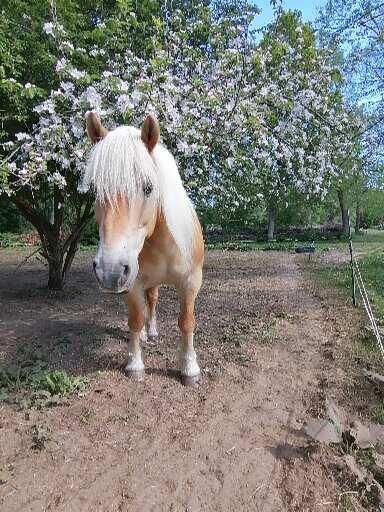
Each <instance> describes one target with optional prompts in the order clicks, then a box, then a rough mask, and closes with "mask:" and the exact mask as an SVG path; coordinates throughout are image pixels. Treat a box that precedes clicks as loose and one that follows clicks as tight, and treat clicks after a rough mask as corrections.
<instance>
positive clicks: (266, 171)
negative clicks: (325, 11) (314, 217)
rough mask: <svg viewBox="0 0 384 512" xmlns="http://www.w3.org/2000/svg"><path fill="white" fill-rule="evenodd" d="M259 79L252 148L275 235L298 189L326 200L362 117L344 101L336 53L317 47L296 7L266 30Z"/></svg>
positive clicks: (259, 57)
mask: <svg viewBox="0 0 384 512" xmlns="http://www.w3.org/2000/svg"><path fill="white" fill-rule="evenodd" d="M253 80H254V83H255V94H254V97H255V98H258V99H259V101H258V104H257V109H256V110H255V113H254V115H253V123H252V124H253V127H252V128H253V130H252V133H253V143H252V146H253V148H254V158H255V159H256V160H257V161H258V168H259V173H258V180H259V183H260V190H261V192H262V193H263V196H264V198H265V202H266V205H267V208H268V238H269V239H273V238H274V230H275V217H276V213H277V211H278V209H279V208H281V206H282V205H283V204H284V203H286V202H287V200H288V195H289V193H290V191H293V190H295V191H296V192H297V193H299V194H300V195H301V196H302V197H303V198H305V199H306V200H307V201H308V200H310V199H312V200H315V199H316V198H322V197H324V196H325V194H326V193H327V191H328V189H329V187H330V186H331V183H332V181H334V180H335V179H337V177H338V176H339V175H340V165H339V164H340V160H341V159H342V157H343V155H345V154H347V153H348V152H349V151H350V150H351V147H352V146H351V137H350V134H351V123H352V124H353V123H354V122H355V121H356V120H355V119H354V118H353V117H352V116H351V115H350V114H349V113H348V110H347V108H346V106H345V104H344V101H343V98H342V95H341V93H340V84H341V81H342V78H341V73H340V70H339V69H338V67H337V65H335V63H334V60H333V59H332V54H330V53H329V52H328V51H325V50H322V49H319V48H318V47H317V45H316V39H315V34H314V31H313V29H312V28H311V26H310V25H308V24H305V23H303V22H302V21H301V19H300V16H299V14H298V13H296V12H292V11H288V12H281V13H280V14H279V16H278V17H277V18H276V20H275V22H274V23H273V24H271V25H270V27H269V28H268V30H267V31H266V34H265V36H264V38H263V40H262V41H261V44H260V46H259V48H258V49H257V52H256V53H255V72H254V75H253ZM255 103H256V102H255ZM260 112H261V113H262V116H261V115H260V114H259V113H260Z"/></svg>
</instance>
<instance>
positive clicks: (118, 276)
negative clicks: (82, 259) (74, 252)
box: [93, 261, 131, 293]
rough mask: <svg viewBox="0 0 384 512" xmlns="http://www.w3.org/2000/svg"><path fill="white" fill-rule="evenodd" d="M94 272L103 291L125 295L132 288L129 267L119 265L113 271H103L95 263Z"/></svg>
mask: <svg viewBox="0 0 384 512" xmlns="http://www.w3.org/2000/svg"><path fill="white" fill-rule="evenodd" d="M93 270H94V273H95V276H96V279H97V282H98V283H99V285H100V287H101V289H102V290H103V291H104V292H107V293H123V292H126V291H128V290H129V288H130V286H129V285H130V284H131V283H130V268H129V265H118V266H115V267H114V268H112V269H108V270H105V269H102V268H101V267H100V266H99V265H97V263H96V261H94V262H93Z"/></svg>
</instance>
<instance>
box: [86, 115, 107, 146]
mask: <svg viewBox="0 0 384 512" xmlns="http://www.w3.org/2000/svg"><path fill="white" fill-rule="evenodd" d="M85 122H86V124H87V132H88V137H89V138H90V139H91V141H92V143H93V144H96V143H97V142H99V140H101V139H104V137H105V136H106V135H107V133H108V130H107V129H106V128H104V126H103V125H102V124H101V121H100V119H99V118H98V117H97V115H96V114H95V113H94V112H88V114H87V115H86V116H85Z"/></svg>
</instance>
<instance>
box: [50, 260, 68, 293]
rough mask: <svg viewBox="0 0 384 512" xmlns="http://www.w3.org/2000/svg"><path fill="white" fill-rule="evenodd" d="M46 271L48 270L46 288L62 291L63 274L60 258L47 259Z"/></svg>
mask: <svg viewBox="0 0 384 512" xmlns="http://www.w3.org/2000/svg"><path fill="white" fill-rule="evenodd" d="M48 269H49V277H48V288H49V289H50V290H62V289H63V287H64V277H65V275H64V273H63V260H62V258H58V259H51V258H49V259H48Z"/></svg>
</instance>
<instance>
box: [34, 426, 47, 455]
mask: <svg viewBox="0 0 384 512" xmlns="http://www.w3.org/2000/svg"><path fill="white" fill-rule="evenodd" d="M31 432H32V445H31V448H32V450H38V451H42V450H44V449H45V448H46V446H47V443H48V442H49V441H50V440H51V436H50V431H49V429H48V428H46V427H43V426H42V425H33V426H32V429H31Z"/></svg>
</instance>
